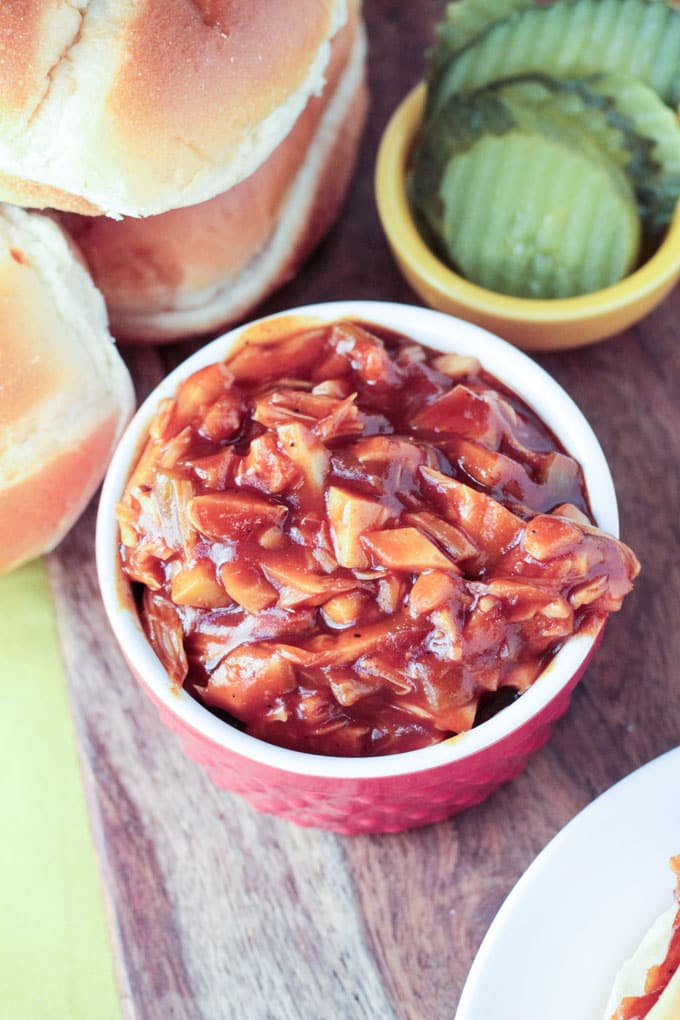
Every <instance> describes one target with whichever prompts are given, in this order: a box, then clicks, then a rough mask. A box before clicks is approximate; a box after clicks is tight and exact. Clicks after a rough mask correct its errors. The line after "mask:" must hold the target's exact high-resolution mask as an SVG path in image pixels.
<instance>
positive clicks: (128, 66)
mask: <svg viewBox="0 0 680 1020" xmlns="http://www.w3.org/2000/svg"><path fill="white" fill-rule="evenodd" d="M346 8H347V4H346V0H278V2H271V0H130V2H126V3H122V2H120V3H118V2H117V3H114V2H113V0H107V2H103V0H89V2H88V0H72V2H70V3H64V2H63V0H3V3H2V4H0V198H2V199H4V200H6V201H20V200H23V201H25V199H26V195H27V194H29V195H30V196H32V198H33V204H34V205H36V206H47V205H54V206H55V207H57V208H65V209H75V210H81V211H85V204H86V203H89V205H90V206H92V207H93V208H96V209H100V210H102V211H104V212H107V213H112V214H115V215H133V216H134V215H150V214H154V213H160V212H164V211H166V210H168V209H171V208H177V207H180V206H184V205H189V204H193V203H196V202H199V201H204V200H206V199H208V198H211V197H212V196H213V195H215V194H218V193H219V192H221V191H225V190H227V189H228V188H230V187H232V186H233V185H234V184H236V183H237V182H238V181H240V180H242V179H244V178H245V177H247V176H248V175H249V174H250V173H252V172H253V170H255V169H256V168H257V166H259V165H260V163H262V162H263V160H264V159H266V158H267V156H268V155H269V153H270V152H271V151H272V150H273V149H274V147H275V146H276V145H277V144H278V143H279V142H280V141H281V139H282V138H284V137H285V135H286V134H287V133H288V131H289V130H290V129H291V127H292V125H293V124H294V122H295V120H296V118H297V116H298V114H299V113H300V112H301V110H302V109H303V107H304V106H305V103H306V102H307V100H308V98H309V96H310V95H312V94H314V93H317V92H318V91H319V90H320V88H321V87H322V85H323V81H324V74H325V70H326V66H327V63H328V59H329V39H330V37H331V36H332V35H333V33H334V32H335V31H336V29H337V28H338V27H339V26H340V25H341V24H342V23H344V21H345V20H346V17H347V9H346ZM26 182H30V188H28V187H27V186H26ZM69 196H72V197H69Z"/></svg>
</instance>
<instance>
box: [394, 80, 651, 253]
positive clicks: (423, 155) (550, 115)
mask: <svg viewBox="0 0 680 1020" xmlns="http://www.w3.org/2000/svg"><path fill="white" fill-rule="evenodd" d="M611 106H612V104H611V101H610V100H609V99H608V98H607V97H602V96H599V95H596V94H594V93H589V92H588V91H587V89H585V88H584V86H583V85H582V84H581V83H580V82H574V83H569V82H567V83H562V82H558V81H555V80H554V79H551V78H548V77H545V76H531V77H525V78H516V79H510V80H508V81H505V82H499V83H494V84H493V85H491V86H489V87H488V88H486V89H481V90H480V91H479V92H475V93H472V94H470V95H465V96H454V97H452V99H451V100H450V101H449V103H448V104H447V105H446V107H445V108H444V109H443V110H442V111H441V112H440V113H439V114H436V115H434V116H433V117H431V118H430V120H429V121H427V122H426V124H425V126H424V128H423V130H422V132H421V138H420V142H419V146H418V148H417V150H416V154H415V159H414V169H413V175H412V179H411V184H410V195H411V200H412V204H413V205H414V207H415V208H416V209H417V210H418V212H419V214H420V215H421V216H422V218H423V219H424V221H425V223H426V224H427V228H426V229H427V230H429V231H431V232H432V234H433V235H434V236H435V237H438V238H440V239H441V236H442V234H443V225H442V214H443V206H442V197H441V192H440V190H439V184H440V182H441V179H442V176H443V173H444V170H445V167H446V165H447V163H448V162H449V160H450V159H451V158H452V156H453V155H455V154H456V153H461V152H463V151H464V150H466V149H468V148H470V146H471V145H473V144H475V143H476V142H477V141H478V140H479V138H480V136H481V135H485V134H495V135H500V134H504V133H506V132H508V131H511V130H514V129H520V130H524V131H526V132H527V133H536V132H540V133H541V134H543V135H545V136H546V137H549V138H553V139H554V140H555V141H557V142H559V143H560V144H563V145H565V146H567V147H571V148H575V149H576V150H578V151H579V152H581V154H582V155H583V156H585V157H587V158H589V159H592V160H593V161H595V162H596V163H598V164H599V165H603V164H604V165H606V168H607V171H608V172H609V173H610V176H611V178H612V186H614V187H616V188H618V189H619V190H621V191H622V194H623V195H624V197H625V198H626V199H627V200H630V201H631V202H632V201H633V193H632V190H631V187H632V182H633V181H634V180H640V181H644V182H646V181H647V180H649V179H650V178H652V177H653V176H654V175H655V174H657V173H658V171H659V167H658V165H657V164H656V163H655V162H654V161H653V160H652V159H651V157H650V155H649V153H650V150H651V148H652V143H651V142H650V141H646V140H644V139H640V138H638V136H637V135H635V134H634V132H633V131H632V123H631V122H629V121H627V120H626V119H625V118H624V117H622V116H621V115H619V114H617V113H613V112H612V110H611ZM624 171H625V174H624ZM532 172H533V170H532ZM626 175H627V176H626Z"/></svg>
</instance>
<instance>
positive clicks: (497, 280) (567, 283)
mask: <svg viewBox="0 0 680 1020" xmlns="http://www.w3.org/2000/svg"><path fill="white" fill-rule="evenodd" d="M528 161H530V165H531V167H532V172H531V173H527V162H528ZM441 194H442V200H443V207H444V212H443V233H444V240H445V243H446V246H447V249H448V252H449V255H450V257H451V259H452V260H453V262H454V263H455V264H456V265H458V266H459V267H460V269H461V271H462V272H463V274H464V275H465V276H467V277H468V278H469V279H471V280H474V281H475V282H477V283H479V284H480V285H481V286H483V287H487V288H489V289H490V290H495V291H498V292H500V293H504V294H512V295H515V296H519V297H531V298H565V297H573V296H575V295H578V294H584V293H588V292H589V291H592V290H597V289H599V288H601V287H606V286H608V285H609V284H612V283H615V282H616V281H617V280H619V279H621V277H622V276H624V275H625V274H626V273H627V272H629V271H630V269H631V268H632V266H633V265H634V263H635V260H636V258H637V253H638V248H639V244H640V220H639V217H638V215H637V212H636V209H635V205H634V203H633V202H632V201H631V197H630V194H628V195H627V194H626V191H625V189H624V188H622V187H616V186H614V184H613V182H612V178H611V173H610V168H608V167H607V166H606V165H605V164H604V163H602V164H601V165H598V164H597V162H596V161H594V160H592V159H590V158H589V157H587V156H585V155H583V154H582V153H580V152H578V151H575V150H574V149H573V148H570V147H568V146H566V145H564V144H562V143H561V142H558V141H557V140H556V139H554V138H550V137H548V136H545V135H542V134H527V133H525V132H523V131H521V130H516V131H511V132H507V133H506V134H503V135H495V136H494V135H487V136H484V137H482V138H480V140H479V141H478V142H477V143H476V144H475V145H473V146H472V147H471V148H469V149H468V150H466V151H465V152H463V153H462V154H460V155H458V156H455V157H453V158H452V159H451V160H450V162H449V164H448V166H447V169H446V171H445V174H444V178H443V180H442V184H441Z"/></svg>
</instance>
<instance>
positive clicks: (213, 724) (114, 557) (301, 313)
mask: <svg viewBox="0 0 680 1020" xmlns="http://www.w3.org/2000/svg"><path fill="white" fill-rule="evenodd" d="M289 316H294V317H301V318H302V317H304V318H309V319H314V320H316V321H317V322H320V323H327V322H332V321H334V320H336V319H342V318H353V319H358V320H361V321H364V322H366V323H367V324H370V323H375V325H376V326H382V327H384V328H386V329H390V330H394V331H395V332H397V333H402V334H404V335H405V336H407V337H410V338H412V339H414V340H417V341H419V342H421V343H423V344H425V345H426V346H429V347H432V348H435V349H437V350H442V351H444V352H446V351H452V352H455V353H458V354H464V355H467V354H469V355H474V356H475V357H477V358H479V360H480V362H481V364H482V366H483V368H484V369H485V370H486V371H487V372H488V373H489V374H491V375H492V376H494V377H495V378H496V379H498V381H499V382H501V383H502V384H503V385H505V386H507V387H508V388H509V389H510V390H512V391H514V392H515V393H516V394H517V395H518V396H519V397H521V398H522V399H523V400H524V401H525V403H527V404H528V405H529V406H530V407H531V408H532V409H533V410H534V411H535V412H536V413H537V414H538V416H539V417H540V418H541V419H542V421H543V422H544V423H545V424H546V425H547V426H548V428H550V430H551V431H552V432H553V434H554V435H555V436H556V437H557V438H558V440H559V441H560V443H561V444H562V446H563V447H564V448H565V449H566V450H567V452H568V453H570V454H571V455H572V456H573V457H574V458H575V459H576V460H577V461H578V462H579V464H580V465H581V467H582V470H583V475H584V479H585V484H586V491H587V493H588V498H589V501H590V506H591V510H592V512H593V515H594V517H595V520H596V521H597V523H598V525H599V526H600V527H602V528H604V529H605V530H606V531H609V532H610V533H611V534H613V535H616V536H618V523H619V522H618V510H617V503H616V494H615V491H614V483H613V481H612V477H611V473H610V470H609V466H608V464H607V461H606V459H605V456H604V453H603V451H602V448H601V446H600V444H599V442H598V440H597V438H596V436H595V434H594V432H593V430H592V428H591V427H590V425H589V424H588V422H587V420H586V418H585V417H584V415H583V413H582V412H581V411H580V409H579V408H578V406H577V405H576V403H575V402H574V401H573V400H572V398H571V397H570V396H569V395H568V394H567V393H566V392H565V391H564V390H563V389H562V387H561V386H560V385H559V384H558V383H557V382H556V381H555V380H554V379H553V378H552V377H551V376H550V375H549V374H548V373H547V372H546V371H544V369H542V368H541V367H540V366H539V365H538V364H537V363H536V362H535V361H533V360H532V359H531V358H530V357H529V356H528V355H526V354H524V353H523V352H522V351H520V350H519V349H518V348H517V347H514V346H512V345H511V344H509V343H507V341H505V340H501V339H500V338H499V337H497V336H495V335H494V334H492V333H490V332H489V331H488V330H485V329H483V328H482V327H480V326H475V325H473V324H472V323H469V322H465V321H464V320H462V319H457V318H455V317H453V316H451V315H447V314H445V313H443V312H437V311H434V310H432V309H429V308H423V307H421V306H417V305H407V304H398V303H393V302H383V301H349V300H345V301H333V302H327V303H322V304H313V305H304V306H301V307H299V308H292V309H287V310H285V311H282V312H277V313H275V314H273V315H268V316H264V317H262V318H261V319H257V320H253V321H251V322H248V323H245V324H243V325H241V326H239V327H237V328H236V329H233V330H230V331H229V332H228V333H225V334H224V335H223V336H221V337H218V338H217V339H216V340H213V341H211V342H210V343H208V344H206V346H205V347H203V348H201V349H200V350H199V351H197V352H196V353H195V354H193V355H192V356H191V357H189V358H188V359H187V360H186V361H184V362H182V364H181V365H179V366H178V367H177V368H176V369H175V370H174V371H173V372H171V373H170V375H168V376H167V377H166V378H165V379H164V380H163V381H162V382H161V383H160V384H159V385H158V386H157V387H156V389H155V390H154V391H153V392H152V393H151V394H150V395H149V397H148V398H147V399H146V400H145V401H144V403H143V404H142V405H141V407H140V408H139V410H138V411H137V413H136V414H135V416H134V418H133V419H132V421H131V422H130V424H129V425H128V427H127V429H126V431H125V432H124V434H123V436H122V438H121V440H120V442H119V444H118V447H117V449H116V451H115V453H114V456H113V458H112V461H111V464H110V466H109V469H108V472H107V475H106V478H105V481H104V485H103V488H102V493H101V498H100V502H99V511H98V515H97V535H96V559H97V572H98V576H99V585H100V589H101V594H102V598H103V601H104V606H105V609H106V613H107V616H108V618H109V622H110V624H111V627H112V629H113V632H114V634H115V636H116V639H117V641H118V643H119V645H120V647H121V649H122V650H123V652H124V654H125V655H126V657H127V659H128V661H129V662H130V664H131V665H132V667H133V668H134V669H135V671H136V672H137V673H138V674H139V676H140V677H141V678H142V680H143V682H144V683H145V685H146V686H147V687H148V688H149V690H150V691H151V692H152V693H153V694H154V695H155V697H156V698H157V700H158V701H160V702H161V704H162V705H163V706H164V707H165V708H166V709H168V710H169V711H170V712H171V714H172V715H174V716H176V717H177V718H178V719H180V720H181V721H182V722H184V723H185V724H186V725H187V726H188V727H189V728H190V729H192V730H195V731H196V732H197V733H198V734H200V735H202V736H203V737H205V738H207V739H208V740H210V741H212V742H214V743H215V744H217V745H219V746H221V747H224V748H226V749H228V750H230V751H232V752H234V753H235V754H240V755H242V756H243V757H244V758H247V759H251V760H253V761H255V762H258V763H259V764H262V765H266V766H269V767H271V768H275V769H279V770H283V771H285V772H289V773H293V774H298V775H305V776H316V777H320V778H322V777H327V778H335V779H370V778H378V777H388V776H399V775H406V774H413V773H417V772H423V771H426V770H429V769H433V768H437V767H439V766H443V765H449V764H451V763H452V762H454V761H462V760H464V759H466V758H470V757H472V756H473V755H476V754H478V753H479V752H480V751H483V750H485V749H488V748H490V747H491V746H493V745H494V744H496V743H498V742H499V741H500V740H502V739H503V738H505V737H507V736H509V735H510V734H512V733H513V732H514V731H515V730H517V729H519V728H521V727H522V726H524V725H525V724H526V723H527V722H529V721H530V720H531V719H532V718H534V717H535V716H536V715H537V714H538V713H539V712H541V710H542V709H543V708H545V707H546V705H548V704H549V703H550V702H551V701H552V700H553V699H554V698H555V697H556V696H557V695H558V694H559V692H560V691H561V690H562V689H563V688H564V687H565V686H566V685H567V684H568V682H569V680H570V679H571V678H572V676H573V675H574V673H575V672H576V671H577V670H578V669H579V667H580V666H581V665H582V664H583V662H584V660H585V659H586V656H587V655H588V653H589V652H590V650H591V649H592V647H593V644H594V641H595V638H594V637H593V636H590V635H583V634H578V635H575V636H574V637H572V638H570V639H569V640H568V641H567V642H566V643H565V645H564V646H563V647H562V648H561V649H560V651H559V652H558V653H557V655H556V656H555V657H554V658H553V659H552V660H551V662H550V663H549V665H548V667H547V668H546V669H545V670H544V672H543V673H542V674H541V675H540V677H539V678H538V679H537V680H536V681H535V683H534V684H533V685H532V686H531V687H530V688H529V690H528V691H526V692H525V693H524V694H522V696H521V697H520V698H518V699H517V700H516V701H514V702H513V703H512V704H511V705H509V706H507V707H506V708H504V709H502V710H501V711H500V712H499V713H498V714H497V715H495V716H493V717H492V718H491V719H489V720H488V721H487V722H484V723H482V724H481V725H480V726H478V727H476V728H475V729H473V730H470V731H469V732H467V733H464V734H460V735H459V736H456V737H452V738H449V739H447V740H443V741H442V742H440V743H438V744H434V745H432V746H430V747H424V748H421V749H419V750H416V751H404V752H400V753H397V754H392V755H380V756H374V757H362V758H343V757H336V756H326V755H318V754H309V753H307V752H304V751H293V750H289V749H288V748H283V747H278V746H277V745H275V744H268V743H265V742H264V741H262V740H259V739H258V738H256V737H252V736H250V735H249V734H247V733H244V732H243V731H242V730H239V729H238V728H237V727H236V726H231V725H230V724H229V723H227V722H224V721H223V720H222V719H220V718H218V716H216V715H214V714H213V713H211V712H210V711H209V710H208V709H207V708H204V707H203V706H202V705H201V704H200V703H199V702H198V701H196V700H194V699H193V698H192V697H191V696H190V695H189V694H187V692H186V691H185V690H183V689H180V690H178V689H177V688H176V686H175V685H173V684H172V683H171V682H170V680H169V678H168V676H167V673H166V671H165V670H164V668H163V666H162V665H161V663H160V661H159V659H158V658H157V657H156V655H155V653H154V652H153V650H152V648H151V646H150V644H149V643H148V641H147V639H146V637H145V635H144V632H143V630H142V627H141V624H140V621H139V618H138V616H137V614H136V612H134V610H133V609H131V608H130V607H129V606H126V605H124V604H123V602H122V600H121V597H120V594H119V592H120V585H121V583H123V584H125V583H126V582H125V581H124V580H123V581H121V578H122V572H121V569H120V560H119V554H118V542H119V535H118V526H117V524H116V521H115V515H114V508H115V505H116V503H117V502H118V501H119V499H120V497H121V495H122V493H123V489H124V487H125V484H126V482H127V479H128V477H129V474H130V471H131V469H132V467H133V465H134V462H135V460H136V456H137V454H138V451H139V443H140V438H141V436H143V435H144V433H145V432H146V431H147V430H148V427H149V425H150V423H151V421H152V419H153V418H154V416H155V413H156V409H157V407H158V403H159V401H160V400H162V399H163V398H164V397H168V396H172V395H173V394H174V392H175V390H176V388H177V386H178V385H179V383H180V382H181V380H183V379H185V378H187V376H189V375H191V374H192V373H193V372H195V371H196V370H197V369H199V368H203V367H204V366H206V365H209V364H212V363H213V362H215V361H219V360H221V359H222V358H224V357H225V356H226V355H227V353H228V352H229V350H230V349H231V347H232V346H233V344H234V343H235V342H236V340H237V339H238V337H239V336H240V335H241V333H242V332H243V331H244V330H245V329H248V328H250V327H251V326H252V325H253V324H254V323H255V322H257V323H260V322H267V321H272V320H276V319H279V318H281V317H289Z"/></svg>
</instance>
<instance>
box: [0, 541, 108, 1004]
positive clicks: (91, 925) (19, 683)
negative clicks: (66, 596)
mask: <svg viewBox="0 0 680 1020" xmlns="http://www.w3.org/2000/svg"><path fill="white" fill-rule="evenodd" d="M0 642H1V644H0V663H1V666H0V777H1V779H0V819H1V822H0V875H2V878H1V879H0V1016H3V1017H11V1018H12V1020H81V1018H82V1020H119V1017H120V1009H119V1006H118V999H117V996H116V990H115V985H114V979H113V966H112V959H111V950H110V945H109V941H108V935H107V930H106V925H105V922H104V912H103V903H102V894H101V887H100V884H99V877H98V874H97V867H96V861H95V853H94V846H93V844H92V838H91V835H90V830H89V827H88V821H87V814H86V809H85V800H84V795H83V789H82V785H81V779H80V773H79V768H78V762H77V757H76V747H75V737H74V730H73V725H72V722H71V717H70V714H69V708H68V701H67V695H66V687H65V678H64V671H63V667H62V664H61V659H60V654H59V645H58V640H57V632H56V626H55V619H54V612H53V607H52V601H51V598H50V593H49V589H48V586H47V578H46V574H45V567H44V564H43V562H42V561H41V560H38V561H36V562H34V563H31V564H29V565H28V566H27V567H24V568H22V569H21V570H18V571H15V572H14V573H12V574H9V575H8V576H6V577H3V578H0Z"/></svg>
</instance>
